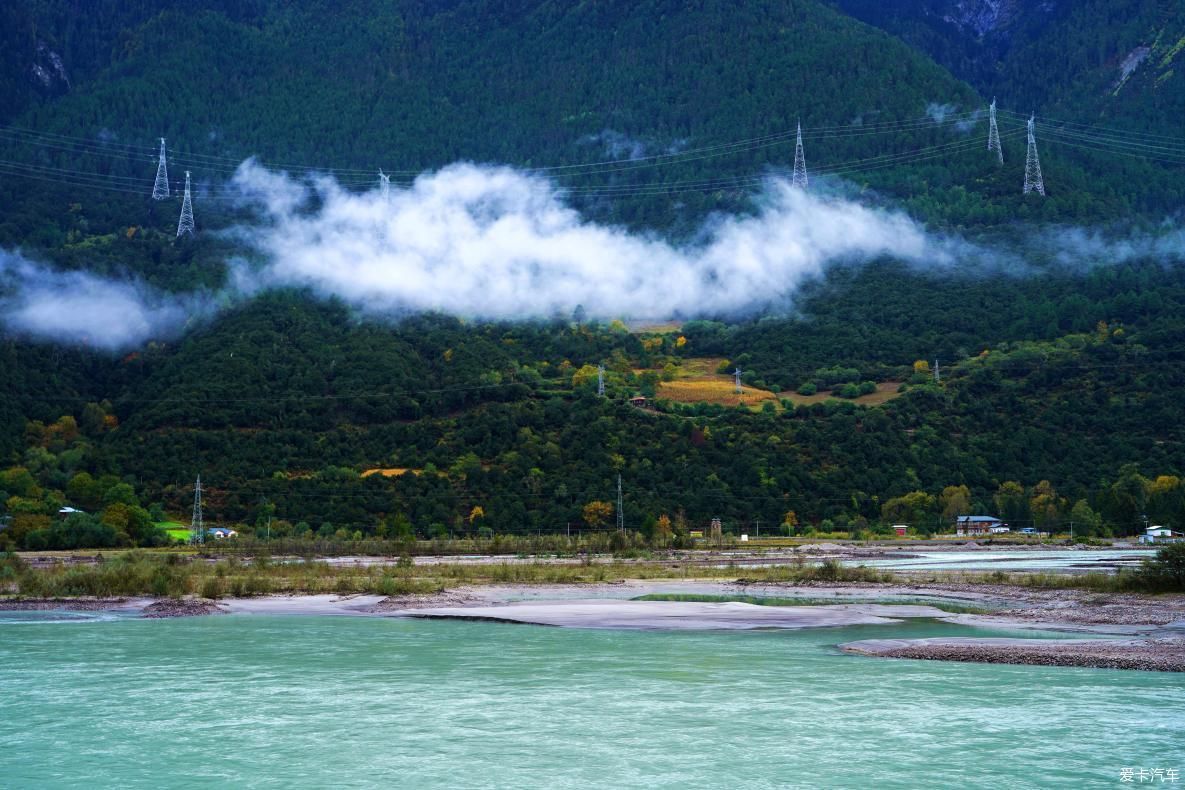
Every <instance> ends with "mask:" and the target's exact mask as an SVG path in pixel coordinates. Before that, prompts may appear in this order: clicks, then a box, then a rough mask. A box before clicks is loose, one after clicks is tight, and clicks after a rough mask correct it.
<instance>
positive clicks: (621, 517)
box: [617, 475, 625, 532]
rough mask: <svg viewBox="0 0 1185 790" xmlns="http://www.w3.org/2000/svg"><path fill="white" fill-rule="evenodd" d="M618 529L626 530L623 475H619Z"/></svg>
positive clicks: (619, 530) (620, 530)
mask: <svg viewBox="0 0 1185 790" xmlns="http://www.w3.org/2000/svg"><path fill="white" fill-rule="evenodd" d="M617 531H618V532H625V507H624V504H623V501H622V496H621V475H618V476H617Z"/></svg>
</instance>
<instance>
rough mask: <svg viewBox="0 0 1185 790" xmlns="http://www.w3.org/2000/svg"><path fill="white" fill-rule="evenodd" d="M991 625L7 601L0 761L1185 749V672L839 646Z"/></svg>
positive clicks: (184, 774)
mask: <svg viewBox="0 0 1185 790" xmlns="http://www.w3.org/2000/svg"><path fill="white" fill-rule="evenodd" d="M1001 633H1007V632H1000V631H996V632H987V631H984V630H980V629H977V630H972V629H970V628H963V627H958V626H953V625H948V624H944V623H937V622H929V621H913V622H907V623H903V624H901V625H893V626H864V627H847V628H825V629H817V630H803V631H769V630H764V631H745V632H737V631H732V632H715V631H708V632H704V631H701V632H678V633H676V632H662V631H613V630H579V629H567V628H546V627H536V626H518V625H508V624H500V623H490V622H458V621H441V620H404V619H395V618H379V617H324V616H321V617H311V616H263V615H230V616H219V617H205V618H186V619H175V620H144V619H134V618H125V617H114V616H111V615H89V616H82V615H79V616H69V617H68V616H65V615H63V614H61V613H37V614H30V613H13V612H8V613H0V743H2V744H3V749H2V751H0V786H2V787H5V788H25V787H29V788H55V787H77V788H95V787H128V788H160V787H267V788H270V787H276V788H279V787H327V788H329V787H332V788H352V787H401V788H404V787H406V788H420V787H428V788H431V787H441V788H471V787H472V788H481V787H498V788H502V787H505V788H528V787H539V788H544V787H546V788H585V787H612V788H625V787H645V788H654V787H679V788H684V787H721V788H773V787H843V788H846V787H852V788H857V787H878V788H879V787H901V788H927V787H934V788H1027V787H1033V788H1038V787H1131V786H1138V785H1139V784H1140V783H1139V782H1125V781H1122V780H1123V778H1124V777H1125V776H1131V777H1139V776H1141V774H1139V773H1138V771H1140V770H1141V769H1143V770H1146V771H1149V772H1150V773H1149V774H1148V775H1149V776H1150V777H1155V776H1156V774H1155V773H1151V772H1154V771H1156V770H1159V771H1161V774H1160V775H1159V776H1160V777H1172V776H1173V774H1172V773H1171V772H1172V771H1176V772H1177V775H1181V774H1185V678H1183V677H1182V676H1181V675H1179V674H1172V673H1158V672H1131V671H1118V670H1097V669H1076V668H1058V667H1031V666H1000V665H986V664H957V663H944V662H933V661H901V660H886V659H877V658H867V657H860V656H851V655H845V654H843V653H840V652H839V651H838V650H837V649H836V648H835V645H836V644H838V643H840V642H845V641H850V640H855V639H867V638H875V637H906V636H937V635H966V634H974V635H989V634H1001ZM1010 635H1015V634H1010ZM1030 635H1031V634H1030ZM1125 769H1128V770H1130V771H1132V772H1133V773H1131V774H1130V775H1128V774H1125ZM1166 772H1167V773H1166ZM1177 784H1178V785H1179V786H1182V787H1185V778H1182V779H1178V782H1177ZM1152 785H1153V781H1152V780H1150V781H1147V782H1144V783H1143V786H1145V787H1151V786H1152ZM1156 786H1164V787H1168V786H1171V783H1170V782H1169V781H1168V780H1167V779H1161V780H1160V781H1158V782H1156Z"/></svg>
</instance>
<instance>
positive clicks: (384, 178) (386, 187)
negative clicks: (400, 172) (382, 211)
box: [379, 168, 391, 202]
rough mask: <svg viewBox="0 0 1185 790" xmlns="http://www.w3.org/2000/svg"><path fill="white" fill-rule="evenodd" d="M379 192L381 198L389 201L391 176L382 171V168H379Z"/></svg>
mask: <svg viewBox="0 0 1185 790" xmlns="http://www.w3.org/2000/svg"><path fill="white" fill-rule="evenodd" d="M379 194H381V195H382V196H383V200H385V201H388V202H390V200H391V176H389V175H387V174H386V173H384V172H383V171H382V168H379Z"/></svg>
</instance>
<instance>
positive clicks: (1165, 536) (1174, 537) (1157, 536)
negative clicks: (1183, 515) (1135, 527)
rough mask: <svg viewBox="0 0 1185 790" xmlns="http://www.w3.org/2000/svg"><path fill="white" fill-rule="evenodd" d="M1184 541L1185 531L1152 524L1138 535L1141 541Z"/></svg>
mask: <svg viewBox="0 0 1185 790" xmlns="http://www.w3.org/2000/svg"><path fill="white" fill-rule="evenodd" d="M1181 541H1185V533H1182V532H1173V531H1172V530H1171V529H1169V528H1168V527H1164V526H1160V525H1153V526H1151V527H1148V529H1146V530H1144V534H1143V535H1141V536H1140V542H1141V543H1178V542H1181Z"/></svg>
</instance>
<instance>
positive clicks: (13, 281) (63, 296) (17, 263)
mask: <svg viewBox="0 0 1185 790" xmlns="http://www.w3.org/2000/svg"><path fill="white" fill-rule="evenodd" d="M209 311H210V303H209V301H208V300H207V299H205V298H203V297H201V296H198V295H185V296H177V295H170V294H163V293H161V292H159V291H156V290H154V289H152V288H149V287H147V286H145V285H144V284H143V283H140V282H138V281H136V280H122V281H121V280H114V279H108V278H104V277H99V276H96V275H93V274H90V273H88V272H81V271H57V270H53V269H49V268H47V267H45V266H42V265H41V264H38V263H35V262H33V261H31V260H29V259H28V258H25V257H24V256H22V255H20V254H18V253H12V252H6V251H4V250H0V324H2V325H3V326H4V327H5V328H6V329H8V331H10V332H13V333H15V334H17V335H21V336H28V337H34V338H38V339H44V340H52V341H54V342H58V343H63V344H66V345H81V346H89V347H92V348H98V349H103V350H107V351H120V350H123V349H126V348H130V347H133V346H137V345H140V344H142V343H143V342H145V341H146V340H148V339H151V338H160V339H167V338H171V337H175V336H176V335H178V334H180V333H181V332H182V331H183V330H184V328H185V327H186V325H187V324H188V323H189V322H190V321H191V320H193V319H195V318H198V317H200V316H202V315H205V314H208V313H209Z"/></svg>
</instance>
